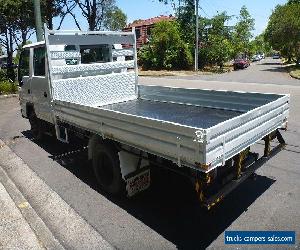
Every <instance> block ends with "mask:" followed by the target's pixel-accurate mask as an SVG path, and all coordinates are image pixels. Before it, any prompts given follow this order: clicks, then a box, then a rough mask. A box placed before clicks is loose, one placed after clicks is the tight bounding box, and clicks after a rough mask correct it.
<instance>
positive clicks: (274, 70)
mask: <svg viewBox="0 0 300 250" xmlns="http://www.w3.org/2000/svg"><path fill="white" fill-rule="evenodd" d="M260 71H269V72H275V73H276V72H278V73H286V72H287V71H286V69H285V68H284V67H282V66H279V67H273V68H269V69H261V70H260Z"/></svg>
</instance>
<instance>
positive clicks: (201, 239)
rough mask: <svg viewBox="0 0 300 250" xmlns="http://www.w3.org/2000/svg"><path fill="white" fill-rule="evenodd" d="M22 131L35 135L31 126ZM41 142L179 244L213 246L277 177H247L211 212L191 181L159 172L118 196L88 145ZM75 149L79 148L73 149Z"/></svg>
mask: <svg viewBox="0 0 300 250" xmlns="http://www.w3.org/2000/svg"><path fill="white" fill-rule="evenodd" d="M22 133H23V135H24V136H25V137H27V138H29V139H31V134H30V132H29V131H24V132H22ZM36 143H37V142H36ZM37 144H38V145H39V146H40V147H42V148H43V149H44V150H45V151H47V152H48V153H49V154H50V155H51V156H50V157H51V158H52V159H53V160H55V161H57V162H58V163H59V164H60V165H61V166H62V167H64V168H66V169H68V170H69V171H70V172H72V173H73V174H74V175H75V176H77V177H78V178H79V179H81V180H82V181H83V182H85V183H86V184H87V185H89V186H90V187H91V188H93V189H94V190H96V191H97V192H98V193H99V194H101V195H104V196H105V197H106V198H108V199H109V200H110V201H112V202H114V203H115V204H117V205H118V206H119V207H121V208H122V209H124V210H126V211H127V212H128V213H129V214H131V215H132V216H134V217H135V218H137V219H138V220H140V221H142V222H143V223H144V224H145V225H147V226H148V227H150V228H152V229H153V230H155V231H156V232H157V233H158V234H160V235H162V236H163V237H164V238H165V239H167V240H169V241H170V242H172V243H173V244H175V245H176V246H177V247H178V248H179V249H203V248H206V247H208V246H209V245H210V244H211V243H212V242H213V241H214V240H215V239H216V238H217V237H218V236H219V235H220V234H221V233H223V232H224V231H225V230H226V228H227V227H228V226H230V225H231V224H232V223H233V222H234V221H235V220H236V219H237V218H238V217H239V216H240V215H241V214H242V213H243V212H244V211H246V210H247V209H248V207H249V206H250V205H251V204H252V203H253V202H254V201H255V200H256V199H257V198H258V197H259V196H261V195H262V194H263V193H264V192H265V191H266V190H267V189H268V188H269V187H270V186H271V185H272V184H273V183H274V182H275V180H272V179H270V178H268V177H265V176H259V175H258V176H257V179H256V180H255V181H254V180H252V179H248V180H246V181H245V182H244V183H243V184H241V185H240V186H239V187H238V188H237V189H236V190H235V191H233V192H232V193H231V194H230V195H228V196H227V197H226V198H225V199H224V200H223V202H222V203H220V204H219V205H218V206H217V207H215V208H213V209H212V210H211V211H209V212H208V211H204V210H203V209H201V207H200V206H199V203H198V200H197V199H196V197H195V193H194V191H193V188H192V187H191V185H190V183H189V181H187V180H186V179H184V178H183V177H181V176H177V175H175V174H173V173H170V172H165V171H164V170H162V171H161V172H160V174H161V175H160V177H161V179H162V180H164V181H160V182H157V183H154V184H153V185H152V187H151V189H150V190H148V191H146V192H144V193H142V194H140V195H138V196H136V197H135V198H132V199H127V198H122V199H116V198H112V197H109V196H108V195H106V194H105V193H104V192H103V191H102V190H100V189H99V188H98V186H97V183H96V179H95V177H94V174H93V170H92V168H91V166H90V163H89V162H88V161H87V157H86V156H87V152H86V150H83V151H80V149H82V147H83V146H84V145H81V144H75V145H67V144H63V143H60V142H58V141H56V140H55V139H47V140H46V141H45V142H44V143H37ZM73 151H75V152H77V153H72V152H73ZM70 152H71V153H70ZM66 153H67V154H66ZM87 165H88V166H89V167H87ZM45 181H47V180H45ZM75 209H76V208H75ZM112 218H113V215H112ZM90 223H91V222H90Z"/></svg>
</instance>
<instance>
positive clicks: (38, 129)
mask: <svg viewBox="0 0 300 250" xmlns="http://www.w3.org/2000/svg"><path fill="white" fill-rule="evenodd" d="M29 123H30V131H31V133H32V135H33V138H34V139H36V140H42V139H43V128H42V121H41V120H40V119H39V118H37V116H36V114H35V113H34V112H31V113H30V115H29Z"/></svg>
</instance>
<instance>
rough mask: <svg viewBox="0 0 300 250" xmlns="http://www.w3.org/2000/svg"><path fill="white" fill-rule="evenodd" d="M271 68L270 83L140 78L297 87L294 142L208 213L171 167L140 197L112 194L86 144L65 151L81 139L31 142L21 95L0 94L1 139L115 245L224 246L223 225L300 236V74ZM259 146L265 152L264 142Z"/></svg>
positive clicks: (282, 89) (267, 88)
mask: <svg viewBox="0 0 300 250" xmlns="http://www.w3.org/2000/svg"><path fill="white" fill-rule="evenodd" d="M264 67H269V69H273V67H275V66H274V65H265V66H264ZM260 69H261V68H260V66H259V65H253V66H251V67H250V68H249V69H247V70H245V71H240V72H233V73H230V74H232V75H231V76H230V74H226V75H224V76H223V77H232V79H233V78H234V77H233V75H238V79H241V80H243V79H244V80H245V79H246V76H247V75H248V73H249V72H250V71H252V73H251V74H250V75H253V74H258V75H260V74H261V72H260ZM243 72H244V73H243ZM269 73H270V75H269V76H270V79H269V82H268V83H269V84H244V83H242V84H240V83H220V82H218V81H213V80H210V82H201V81H198V80H190V81H187V80H172V79H165V78H163V79H162V78H160V79H151V78H141V79H140V80H141V82H142V83H143V84H160V85H173V86H185V87H197V88H215V89H220V88H221V89H229V90H230V89H232V90H247V91H253V92H259V91H261V92H278V93H286V92H288V93H291V94H292V101H291V114H290V116H291V117H290V122H289V129H288V131H287V132H284V133H283V135H284V137H285V138H286V141H287V143H288V146H287V147H286V149H285V150H283V151H281V152H280V153H278V154H277V155H275V156H274V157H272V158H271V159H270V160H269V162H268V163H266V164H265V165H264V166H263V167H262V168H261V169H260V170H259V171H258V178H257V180H256V181H253V180H250V179H249V180H247V181H246V182H245V183H243V184H242V185H241V186H240V187H239V188H238V189H236V190H235V191H233V192H232V193H231V194H230V195H229V196H228V197H226V199H225V200H224V201H223V202H222V203H221V204H220V205H219V206H217V207H216V208H215V209H213V210H212V211H210V212H209V213H206V212H204V211H202V210H201V209H200V208H199V204H198V202H197V200H196V198H195V196H194V194H193V191H192V190H191V188H190V186H189V183H187V182H186V181H185V180H184V179H182V178H180V177H176V176H172V175H170V174H166V175H164V178H165V182H164V183H160V184H159V185H155V186H154V187H153V188H152V189H151V190H149V191H147V192H145V193H143V194H141V195H139V196H137V197H136V198H134V199H131V200H128V199H118V200H116V199H111V198H110V197H107V196H106V195H105V193H103V192H102V191H101V190H100V189H99V188H98V187H97V184H96V181H95V178H94V176H93V173H92V170H91V167H90V164H89V162H87V160H86V152H85V151H83V152H81V153H76V154H70V155H67V156H61V154H63V153H65V152H70V151H72V150H75V149H80V148H81V147H82V145H65V144H62V143H60V142H57V141H55V140H54V139H51V138H48V140H46V141H45V142H44V143H42V144H39V143H37V142H35V141H33V140H32V138H31V135H30V133H29V131H28V130H29V124H28V121H27V120H25V119H22V118H21V115H20V111H19V105H18V101H17V99H16V98H11V99H2V100H0V138H1V139H2V140H3V141H5V142H6V143H7V144H8V145H9V146H10V148H11V149H12V150H13V151H14V152H15V153H16V154H17V155H19V156H20V157H21V158H22V159H23V160H24V161H25V162H26V163H27V164H28V165H29V166H30V167H31V168H32V170H34V171H35V172H36V173H37V175H38V176H40V177H41V178H42V179H43V180H44V181H45V182H46V183H47V184H48V185H49V186H50V187H51V188H52V189H53V190H54V191H55V192H57V193H58V194H59V195H60V196H61V197H62V198H63V199H64V200H65V201H66V202H67V203H68V204H69V205H70V206H71V207H72V208H74V209H75V210H76V211H77V213H79V214H80V215H81V216H82V217H83V218H84V219H85V220H86V221H87V222H88V223H89V224H90V225H92V226H93V228H95V229H96V230H97V231H98V232H99V233H100V234H101V235H102V236H103V237H104V239H105V240H107V241H108V242H109V243H110V244H112V245H113V246H115V247H116V248H120V249H172V248H182V249H203V248H206V247H211V248H223V247H224V234H223V233H224V231H225V230H296V231H297V232H298V234H297V235H298V236H297V237H298V242H299V232H300V212H299V207H300V181H299V177H300V169H299V162H300V111H299V110H300V88H299V87H297V86H295V85H296V83H300V81H296V80H295V82H294V81H293V83H291V84H290V83H289V82H285V84H284V83H282V84H283V85H278V83H277V82H276V85H273V84H270V83H272V82H273V81H275V80H274V79H276V78H278V74H280V75H281V74H282V75H281V77H283V78H286V79H290V78H289V77H288V76H287V74H286V73H283V72H281V73H278V72H273V71H270V72H269ZM240 74H245V77H242V76H240ZM218 77H220V76H218ZM238 79H233V80H232V81H233V82H236V81H238ZM218 80H220V79H218ZM246 80H248V79H246ZM246 80H245V81H246ZM251 82H253V81H252V80H251ZM255 149H257V150H258V151H259V152H261V151H262V145H257V146H256V147H255ZM298 246H299V245H298Z"/></svg>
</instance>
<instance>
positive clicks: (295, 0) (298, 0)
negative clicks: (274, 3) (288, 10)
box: [288, 0, 300, 4]
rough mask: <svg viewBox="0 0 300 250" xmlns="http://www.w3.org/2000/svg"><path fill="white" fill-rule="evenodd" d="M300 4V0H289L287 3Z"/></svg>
mask: <svg viewBox="0 0 300 250" xmlns="http://www.w3.org/2000/svg"><path fill="white" fill-rule="evenodd" d="M295 3H296V4H300V0H289V1H288V4H295Z"/></svg>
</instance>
